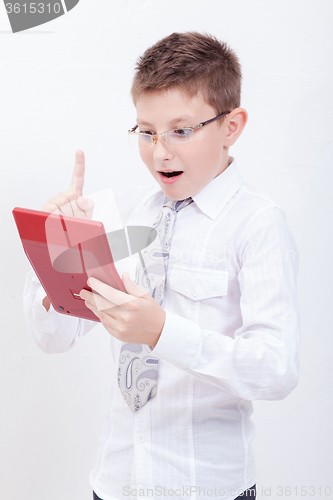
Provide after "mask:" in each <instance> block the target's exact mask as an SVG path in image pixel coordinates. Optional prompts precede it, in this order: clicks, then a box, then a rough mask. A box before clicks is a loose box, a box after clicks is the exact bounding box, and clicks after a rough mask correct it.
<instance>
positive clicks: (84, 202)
mask: <svg viewBox="0 0 333 500" xmlns="http://www.w3.org/2000/svg"><path fill="white" fill-rule="evenodd" d="M84 171H85V161H84V153H83V151H81V150H80V149H78V150H77V151H76V153H75V163H74V169H73V174H72V181H71V185H70V187H69V190H68V191H65V192H64V193H59V194H57V196H55V197H54V198H50V199H49V200H48V201H47V202H46V203H45V204H44V205H43V206H42V211H43V212H50V213H55V214H63V215H68V216H70V217H81V218H83V217H85V218H87V219H91V218H92V214H93V210H94V202H93V201H92V200H89V199H88V198H83V196H82V189H83V184H84ZM42 303H43V306H44V307H45V309H46V310H47V311H48V310H49V309H50V305H51V303H50V299H49V298H48V297H47V296H46V297H44V299H43V302H42Z"/></svg>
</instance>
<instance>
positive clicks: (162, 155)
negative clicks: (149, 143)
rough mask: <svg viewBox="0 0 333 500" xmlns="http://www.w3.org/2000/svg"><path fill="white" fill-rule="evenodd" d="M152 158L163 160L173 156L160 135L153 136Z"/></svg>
mask: <svg viewBox="0 0 333 500" xmlns="http://www.w3.org/2000/svg"><path fill="white" fill-rule="evenodd" d="M154 139H155V140H154V146H153V148H154V154H153V157H154V160H156V161H165V160H171V159H172V158H173V156H174V155H173V153H172V151H171V150H170V149H169V147H168V146H167V145H166V143H165V142H164V140H163V139H162V137H161V136H155V138H154Z"/></svg>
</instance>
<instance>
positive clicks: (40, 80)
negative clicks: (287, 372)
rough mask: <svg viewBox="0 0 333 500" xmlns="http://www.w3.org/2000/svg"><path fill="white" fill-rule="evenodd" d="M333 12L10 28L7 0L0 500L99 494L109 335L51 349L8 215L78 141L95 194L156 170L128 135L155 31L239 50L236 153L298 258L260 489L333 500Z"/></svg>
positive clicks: (209, 4) (297, 5) (219, 3)
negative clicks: (280, 212) (44, 348)
mask: <svg viewBox="0 0 333 500" xmlns="http://www.w3.org/2000/svg"><path fill="white" fill-rule="evenodd" d="M332 13H333V7H332V2H331V0H312V1H308V0H288V1H286V0H280V1H275V0H269V1H268V0H232V1H231V0H200V1H197V0H182V1H181V2H180V1H175V0H168V1H163V2H162V1H156V0H140V1H137V0H130V1H129V0H121V1H120V0H99V1H98V2H97V1H93V0H90V1H89V0H81V1H80V3H79V4H78V5H77V7H75V8H74V9H73V10H72V11H70V12H69V13H68V14H67V15H65V16H63V17H60V18H59V19H56V20H54V21H52V22H50V23H48V24H45V25H42V26H39V27H37V28H35V29H32V30H29V31H27V32H22V33H17V34H11V32H10V25H9V21H8V18H7V17H6V12H5V8H4V6H3V4H2V2H1V3H0V166H1V197H0V200H1V250H0V251H1V260H0V262H1V277H2V280H1V281H2V286H1V314H2V327H1V334H0V357H1V359H0V370H1V373H0V384H1V385H0V388H1V413H0V440H1V441H0V442H1V448H0V498H1V499H2V498H6V499H7V500H90V499H91V490H90V486H89V484H88V473H89V472H90V469H91V468H92V466H93V464H94V460H95V455H96V451H97V446H98V437H99V434H100V431H101V426H102V422H103V417H104V411H105V410H106V406H107V402H108V392H109V380H108V376H109V367H108V364H109V351H108V349H109V344H108V334H107V333H106V332H105V331H103V330H101V329H100V330H98V329H97V330H93V331H92V332H91V333H90V334H88V335H87V336H86V337H85V338H84V339H83V340H82V341H81V343H80V344H79V345H78V346H77V347H76V348H75V349H74V350H73V351H70V352H67V353H64V354H56V355H46V354H44V353H42V352H41V351H40V350H39V348H38V347H37V346H36V345H35V344H34V342H33V340H32V338H31V337H30V334H29V332H28V331H27V327H26V324H25V319H24V315H23V308H22V290H23V286H24V277H25V273H26V272H27V271H28V269H29V264H28V261H27V259H26V257H25V255H24V253H23V250H22V247H21V244H20V240H19V238H18V234H17V230H16V227H15V225H14V221H13V218H12V214H11V211H12V209H13V208H14V207H15V206H22V207H29V208H35V209H40V207H41V206H42V204H43V203H44V202H45V201H46V200H47V199H48V198H49V197H51V196H53V195H55V194H56V193H58V192H59V191H63V190H65V189H67V188H68V187H69V183H70V178H71V171H72V166H73V163H74V152H75V150H76V149H79V148H80V149H83V150H84V152H85V154H86V164H87V168H86V184H85V193H86V194H89V193H94V192H97V191H100V190H103V189H105V188H106V187H111V188H113V190H114V191H119V190H122V189H125V188H126V187H134V186H136V185H147V184H150V183H152V182H153V180H152V179H151V177H150V174H149V173H148V171H147V172H146V171H145V166H144V165H143V164H141V162H140V160H139V157H138V154H137V152H136V151H135V150H132V149H130V147H129V146H128V143H127V137H126V131H127V130H128V128H130V127H131V126H133V125H134V124H135V116H136V115H135V109H134V107H133V105H132V103H131V100H130V96H129V91H130V85H131V79H132V75H133V67H134V63H135V61H136V58H137V57H138V56H139V55H140V54H141V53H142V52H143V51H144V50H145V49H146V48H147V47H148V46H150V45H152V44H153V43H155V42H156V41H157V40H158V39H160V38H162V37H163V36H166V35H168V34H170V33H172V32H173V31H188V30H197V31H200V32H208V33H211V34H213V35H215V36H217V37H218V38H220V39H222V40H224V41H226V42H229V43H230V45H231V47H233V48H234V49H235V50H236V52H237V53H238V55H239V58H240V60H241V63H242V67H243V76H244V83H243V95H242V106H243V107H244V108H246V109H247V111H248V113H249V122H248V124H247V126H246V129H245V131H244V133H243V135H242V137H241V138H240V140H239V141H238V143H237V144H236V145H235V146H234V147H233V148H232V150H231V151H230V153H231V154H232V155H233V156H235V157H236V158H237V160H238V165H239V168H240V170H241V173H242V175H243V177H244V179H245V180H246V181H248V182H250V183H252V184H253V185H255V186H257V187H258V188H259V189H261V190H263V191H265V192H266V193H267V194H269V195H271V196H272V197H273V198H274V199H275V200H276V201H277V202H278V203H279V204H280V205H281V206H282V208H283V209H284V210H285V212H286V215H287V219H288V222H289V225H290V227H291V229H292V231H293V233H294V236H295V239H296V242H297V245H298V248H299V252H300V256H301V269H300V274H299V281H298V284H299V299H300V307H301V318H302V346H301V374H300V382H299V385H298V387H297V388H296V389H295V390H294V391H293V392H292V393H291V394H290V395H289V396H288V397H287V398H286V399H285V400H283V401H276V402H267V401H258V402H255V404H254V405H255V413H254V419H255V422H256V425H257V437H256V439H255V451H256V461H257V468H258V472H259V478H258V498H266V497H268V498H272V499H274V500H277V499H279V498H292V499H297V498H316V499H319V498H333V483H332V448H333V443H332V432H331V421H332V416H333V412H332V384H331V379H332V352H333V341H332V334H333V331H332V320H331V318H332V316H331V313H332V293H331V289H332V265H331V262H332V252H331V245H332V232H331V226H332V185H333V183H332V181H333V175H332V129H333V127H332V121H333V110H332V89H333V81H332V55H333V54H332V47H333V40H332V38H333V36H332V32H333V31H332ZM279 486H280V487H282V489H281V488H280V489H279V488H278V487H279ZM301 486H305V487H306V489H303V496H301ZM311 486H314V487H315V488H316V493H315V495H314V496H313V495H312V492H313V490H311V489H310V487H311ZM327 486H330V487H331V488H332V489H331V497H329V496H326V495H325V487H327ZM288 487H290V488H291V496H288V492H289V490H288ZM320 487H321V491H320V490H319V488H320ZM295 488H297V490H296V489H295ZM263 493H265V494H263ZM281 493H283V494H282V495H281ZM304 493H305V494H304ZM320 493H321V494H320ZM326 493H329V490H328V489H326Z"/></svg>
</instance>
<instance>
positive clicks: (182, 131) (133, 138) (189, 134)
mask: <svg viewBox="0 0 333 500" xmlns="http://www.w3.org/2000/svg"><path fill="white" fill-rule="evenodd" d="M229 113H231V111H227V112H226V113H222V115H218V116H215V118H211V119H210V120H207V121H205V122H201V123H199V125H196V126H195V127H182V128H175V129H173V130H169V131H168V132H162V133H161V134H154V133H153V132H151V131H143V132H137V131H136V129H137V128H138V125H135V127H133V128H132V129H131V130H129V131H128V140H129V143H130V145H131V146H133V148H139V149H148V148H152V147H153V145H154V144H157V137H158V136H161V138H162V139H163V141H164V143H165V144H170V145H173V144H174V145H177V146H179V145H180V144H188V143H189V142H192V141H193V138H194V130H195V129H197V128H202V127H204V126H205V125H208V124H209V123H212V122H214V121H215V120H218V119H219V118H222V116H225V115H227V114H229Z"/></svg>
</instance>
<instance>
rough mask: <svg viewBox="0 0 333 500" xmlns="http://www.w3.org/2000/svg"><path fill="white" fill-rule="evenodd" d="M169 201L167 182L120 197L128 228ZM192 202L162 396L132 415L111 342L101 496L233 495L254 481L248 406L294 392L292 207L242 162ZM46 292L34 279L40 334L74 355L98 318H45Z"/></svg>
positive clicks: (179, 235)
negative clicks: (288, 211) (243, 170)
mask: <svg viewBox="0 0 333 500" xmlns="http://www.w3.org/2000/svg"><path fill="white" fill-rule="evenodd" d="M142 195H144V196H143V199H142V200H141V202H140V203H139V205H138V206H137V207H136V208H135V209H134V210H132V209H133V207H134V206H133V200H134V198H136V200H137V199H138V198H140V196H141V197H142ZM164 199H165V195H164V193H163V192H162V191H161V189H160V188H159V186H155V187H153V188H152V189H149V192H148V193H147V188H144V189H142V190H140V189H138V190H132V194H131V195H130V196H128V195H127V196H122V197H119V198H118V208H119V211H120V214H121V215H122V217H123V224H124V225H145V226H151V225H152V223H153V221H154V220H155V218H156V216H157V214H158V213H159V211H160V210H161V207H162V205H163V202H164ZM193 200H194V203H191V204H190V205H189V206H187V207H186V208H184V209H183V210H181V211H180V212H178V214H177V219H176V223H175V226H174V231H173V236H172V243H171V251H170V257H169V265H168V273H167V281H166V286H165V294H164V304H163V308H164V309H165V311H166V321H165V325H164V328H163V331H162V334H161V336H160V339H159V341H158V343H157V345H156V347H155V348H154V349H153V350H152V354H153V355H154V356H156V357H158V358H159V360H160V361H159V378H158V385H157V395H156V396H155V397H154V398H153V399H152V400H150V401H149V402H148V403H147V404H146V405H145V406H143V407H142V408H141V409H140V410H139V411H137V412H136V413H134V414H133V413H132V412H131V411H130V409H129V408H128V406H127V404H126V402H125V401H124V399H123V397H122V395H121V393H120V390H119V388H118V385H117V367H118V359H119V352H120V348H121V346H122V343H121V342H120V341H118V340H117V339H114V338H113V337H111V336H110V341H111V358H112V367H113V376H112V379H111V381H110V382H111V385H112V391H111V400H110V405H109V409H108V412H107V415H106V419H105V425H104V429H103V433H102V437H101V446H100V449H99V453H98V457H97V461H96V465H95V467H94V469H93V471H92V473H91V475H90V482H91V486H92V488H93V489H94V490H95V492H96V493H97V495H98V496H100V497H101V498H102V499H103V500H113V499H126V498H131V499H132V498H136V497H138V498H140V497H148V498H152V497H153V498H159V497H163V496H167V497H172V496H174V497H175V498H176V497H178V498H188V497H190V498H192V499H201V498H208V497H210V498H223V499H224V500H231V499H234V498H235V497H237V496H238V495H239V490H242V489H244V490H245V489H246V488H249V487H251V486H252V485H253V484H254V483H255V482H256V469H255V463H254V455H253V449H252V445H251V443H252V440H253V439H254V436H255V428H254V424H253V422H252V420H251V414H252V412H253V405H252V403H251V401H252V400H256V399H265V400H279V399H283V398H285V397H286V396H287V395H288V394H289V393H290V392H291V391H292V390H293V389H294V388H295V386H296V385H297V380H298V368H299V312H298V304H297V295H296V275H297V272H298V252H297V248H296V245H295V242H294V239H293V236H292V234H291V232H290V229H289V227H288V225H287V223H286V219H285V215H284V213H283V211H282V210H281V209H280V208H279V207H278V206H277V205H276V204H275V203H274V202H273V201H271V200H270V199H269V198H267V197H266V196H264V195H262V194H260V193H259V192H257V191H256V190H254V189H253V188H252V187H250V186H249V185H248V184H246V183H244V182H243V181H242V178H241V176H240V173H239V171H238V169H237V166H236V163H235V162H233V163H232V164H231V165H230V166H229V167H228V168H227V169H226V170H225V171H224V172H223V173H222V174H220V175H219V176H218V177H216V178H215V179H213V180H212V181H211V182H210V183H209V184H208V185H207V186H205V187H204V188H203V189H202V190H201V191H200V192H199V193H198V194H196V195H195V196H193ZM134 201H135V200H134ZM108 212H110V210H108V208H107V206H106V207H104V211H103V212H101V213H100V216H101V217H100V220H102V221H103V222H105V224H107V218H108V217H110V216H112V213H108ZM126 214H130V217H129V219H127V215H126ZM44 296H45V292H44V291H43V290H42V288H41V285H40V284H39V282H38V280H37V278H36V277H35V276H34V274H33V273H32V272H31V273H29V275H28V276H27V281H26V288H25V298H24V303H25V311H26V317H27V321H28V324H29V327H30V330H31V332H32V335H33V336H34V338H35V340H36V342H37V343H38V345H39V346H40V347H41V348H42V349H43V350H45V351H46V352H59V351H65V350H67V349H69V348H71V347H73V346H74V345H75V343H76V342H77V341H78V340H79V338H80V337H82V335H84V334H85V333H86V332H87V331H89V330H90V329H91V328H92V327H93V326H94V325H95V323H94V322H90V321H87V320H82V319H77V318H73V317H66V316H63V315H61V314H58V313H56V312H55V311H54V310H53V308H52V306H51V309H50V310H49V312H46V310H45V309H44V307H43V306H42V305H41V300H42V298H43V297H44ZM99 327H101V328H103V327H102V326H101V325H99ZM163 488H165V489H163ZM200 488H201V490H200V495H199V489H200ZM168 490H173V492H174V493H173V495H172V494H171V493H172V492H171V491H169V493H168ZM212 492H213V493H212Z"/></svg>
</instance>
